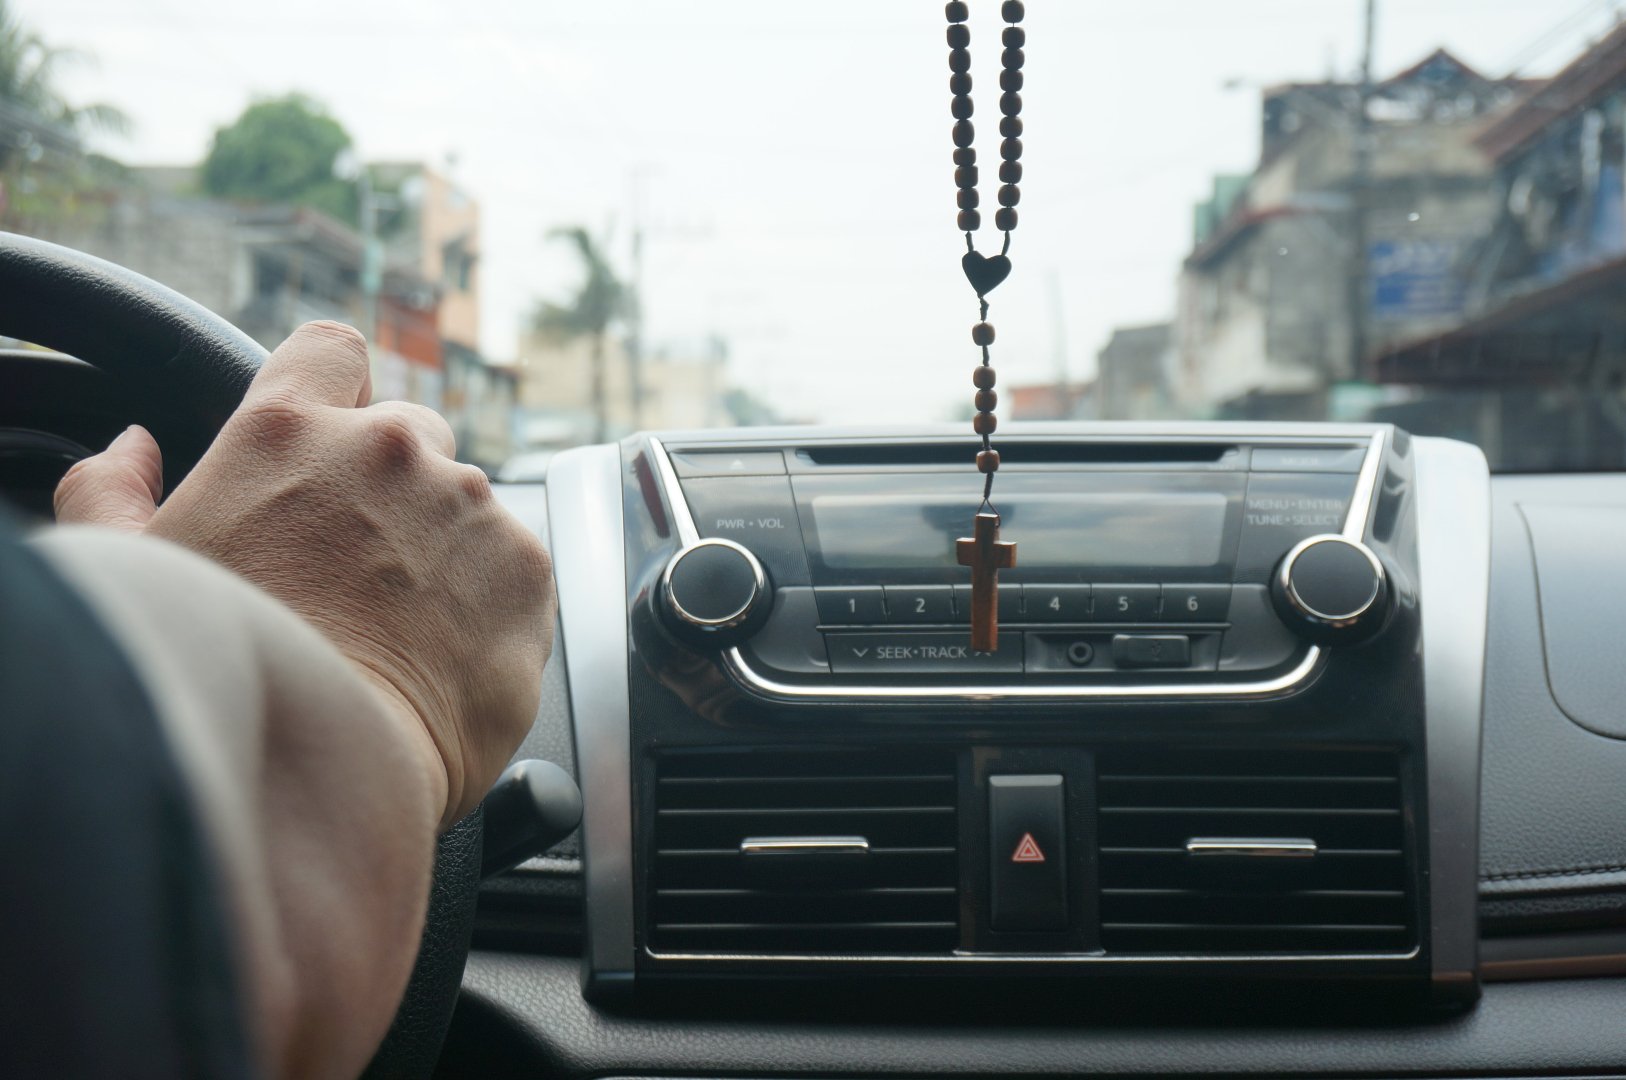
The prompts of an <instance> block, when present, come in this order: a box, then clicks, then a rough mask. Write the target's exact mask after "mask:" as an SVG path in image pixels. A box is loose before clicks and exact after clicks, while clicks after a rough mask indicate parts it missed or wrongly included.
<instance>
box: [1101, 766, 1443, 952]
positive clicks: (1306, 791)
mask: <svg viewBox="0 0 1626 1080" xmlns="http://www.w3.org/2000/svg"><path fill="white" fill-rule="evenodd" d="M1097 787H1098V792H1099V800H1100V801H1099V805H1098V809H1099V811H1100V815H1099V818H1098V823H1099V838H1100V844H1101V846H1100V848H1099V854H1100V859H1099V865H1100V884H1101V941H1102V945H1103V947H1105V948H1106V949H1107V950H1108V952H1111V953H1146V954H1178V955H1212V954H1219V955H1239V956H1240V955H1249V954H1254V955H1287V954H1294V953H1331V954H1339V955H1343V954H1351V953H1355V954H1359V953H1386V952H1404V951H1406V950H1408V949H1410V948H1411V947H1412V945H1413V944H1415V914H1414V910H1415V900H1414V897H1413V895H1412V893H1411V892H1410V881H1409V875H1408V861H1407V859H1406V858H1405V853H1404V852H1405V843H1406V822H1405V816H1404V814H1403V812H1402V810H1403V808H1402V804H1401V784H1400V772H1399V761H1398V758H1397V757H1396V756H1395V755H1393V754H1389V753H1376V752H1353V751H1349V752H1333V751H1325V752H1322V751H1317V752H1303V753H1300V752H1270V753H1249V754H1231V753H1226V752H1214V751H1202V752H1192V753H1183V752H1180V751H1170V750H1166V749H1163V750H1158V751H1151V752H1142V751H1122V752H1115V753H1111V754H1107V755H1103V757H1102V759H1101V760H1100V762H1099V772H1098V774H1097ZM1198 838H1205V839H1212V838H1232V839H1241V840H1244V841H1245V840H1247V839H1254V840H1259V841H1270V840H1283V839H1292V840H1294V841H1296V842H1299V843H1301V844H1302V842H1303V841H1305V840H1309V841H1312V842H1313V843H1314V845H1315V853H1314V854H1313V855H1306V856H1301V857H1292V858H1286V857H1271V856H1257V855H1256V856H1248V855H1231V854H1222V855H1208V854H1195V855H1194V854H1191V853H1188V851H1187V848H1186V845H1187V842H1188V841H1190V840H1193V839H1198ZM1243 846H1244V847H1245V846H1246V845H1245V844H1244V845H1243ZM1266 846H1267V847H1268V845H1266Z"/></svg>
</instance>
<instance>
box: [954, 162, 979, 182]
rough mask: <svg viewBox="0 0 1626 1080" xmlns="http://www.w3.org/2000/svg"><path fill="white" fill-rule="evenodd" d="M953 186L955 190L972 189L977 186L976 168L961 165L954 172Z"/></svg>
mask: <svg viewBox="0 0 1626 1080" xmlns="http://www.w3.org/2000/svg"><path fill="white" fill-rule="evenodd" d="M954 186H955V187H957V188H974V187H976V186H977V167H976V166H975V165H961V166H960V167H959V168H958V169H955V170H954Z"/></svg>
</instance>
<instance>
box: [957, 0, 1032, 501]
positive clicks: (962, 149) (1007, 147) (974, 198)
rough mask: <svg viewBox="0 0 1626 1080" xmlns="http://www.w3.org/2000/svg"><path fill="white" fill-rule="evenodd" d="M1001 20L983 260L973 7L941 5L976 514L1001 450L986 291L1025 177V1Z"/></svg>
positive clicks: (1008, 3) (1006, 251)
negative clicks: (993, 191) (994, 206)
mask: <svg viewBox="0 0 1626 1080" xmlns="http://www.w3.org/2000/svg"><path fill="white" fill-rule="evenodd" d="M999 13H1000V18H1001V19H1003V20H1004V21H1005V22H1006V23H1007V24H1008V25H1007V26H1006V27H1005V29H1004V30H1003V31H1002V32H1001V33H1000V44H1001V45H1002V46H1004V48H1003V51H1002V52H1001V53H1000V56H999V63H1000V73H999V88H1000V91H1001V94H1000V98H999V112H1000V119H999V134H1000V138H1001V141H1000V144H999V158H1000V164H999V180H1000V185H1001V186H1000V188H999V191H998V194H997V196H996V199H997V201H998V203H999V209H998V210H997V211H996V212H995V213H994V227H995V228H997V229H998V230H999V231H1000V232H1002V233H1004V234H1005V237H1004V244H1003V245H1002V246H1001V247H1000V251H999V254H998V255H995V256H994V257H993V258H984V257H983V256H981V255H979V254H978V253H977V248H976V243H975V241H974V240H973V239H972V236H971V234H972V233H973V232H975V231H976V230H977V229H978V228H980V227H981V225H982V215H981V214H980V213H979V211H978V204H979V202H980V197H979V195H978V193H977V179H978V177H977V151H976V149H975V148H974V147H973V145H972V143H973V141H974V139H975V134H976V133H975V130H974V129H973V126H972V123H971V116H972V113H973V112H974V111H975V106H974V104H973V102H972V100H971V50H970V46H971V31H970V28H969V27H968V26H966V22H967V20H969V18H970V8H969V5H968V4H967V3H966V0H949V2H948V3H947V4H946V5H945V7H944V14H945V15H946V16H947V18H948V23H949V27H948V45H949V71H950V73H951V74H950V77H949V92H950V93H951V94H952V95H953V100H952V101H951V102H950V107H949V111H950V113H952V114H953V116H954V130H953V141H954V165H955V170H954V186H955V188H956V189H958V190H957V192H956V194H955V202H956V204H957V205H958V207H959V215H958V217H957V218H956V219H955V220H956V224H958V225H959V227H960V229H961V231H963V232H964V233H965V250H966V254H965V257H964V258H963V259H962V260H961V266H962V267H963V268H964V269H965V273H966V277H967V279H969V280H970V282H971V284H972V286H973V287H974V288H975V289H976V290H977V304H978V312H979V321H978V322H977V324H976V325H975V326H973V327H972V328H971V340H972V342H973V343H975V344H976V345H977V346H979V347H980V348H981V349H982V363H981V364H980V365H979V366H978V367H977V368H976V369H975V370H974V371H973V372H972V376H971V381H972V383H973V384H974V385H975V386H976V388H977V395H976V408H977V412H976V418H975V420H974V421H973V424H972V427H973V430H975V432H976V433H977V434H978V435H979V436H980V437H981V438H982V449H981V450H980V451H979V452H978V454H977V470H978V471H979V472H981V473H982V503H981V505H980V506H979V507H978V513H981V512H983V511H984V510H986V511H990V512H991V511H993V503H992V501H991V500H992V497H993V492H994V474H995V473H996V472H998V471H999V452H998V451H997V450H995V449H994V441H993V433H994V430H995V428H996V427H997V426H998V423H999V421H998V418H997V417H996V416H995V415H994V410H995V408H996V407H997V405H998V403H999V397H998V395H996V394H995V393H994V382H995V378H996V376H995V373H994V367H993V363H992V357H991V356H990V354H989V351H988V346H990V345H992V344H993V341H994V328H993V326H992V324H990V323H989V322H988V298H987V293H988V291H989V290H990V289H992V288H994V287H995V286H997V285H998V284H999V283H1000V282H1001V281H1004V280H1005V278H1006V276H1007V275H1008V274H1010V272H1011V263H1010V258H1009V256H1010V250H1011V230H1013V229H1015V228H1016V218H1017V213H1016V204H1017V203H1018V202H1019V201H1020V200H1021V192H1020V190H1019V189H1018V187H1017V185H1018V183H1019V182H1020V181H1021V179H1022V163H1021V159H1022V138H1021V136H1022V119H1021V112H1022V95H1021V93H1020V91H1021V89H1022V82H1023V76H1022V65H1023V62H1024V59H1025V58H1024V56H1023V52H1022V46H1023V45H1025V44H1026V43H1027V33H1026V31H1024V30H1023V29H1022V28H1021V27H1020V26H1019V25H1017V24H1018V23H1020V22H1021V21H1022V19H1023V15H1024V11H1023V5H1022V0H1002V3H1001V4H1000V8H999Z"/></svg>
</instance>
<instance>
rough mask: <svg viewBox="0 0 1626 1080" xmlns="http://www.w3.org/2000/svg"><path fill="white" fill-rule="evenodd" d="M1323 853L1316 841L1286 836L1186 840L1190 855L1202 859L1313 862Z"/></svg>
mask: <svg viewBox="0 0 1626 1080" xmlns="http://www.w3.org/2000/svg"><path fill="white" fill-rule="evenodd" d="M1320 850H1321V849H1320V848H1319V847H1317V846H1316V842H1315V841H1314V840H1308V839H1296V838H1294V839H1290V838H1286V837H1283V838H1280V839H1277V838H1265V837H1260V838H1257V839H1256V838H1253V837H1246V836H1193V837H1192V838H1191V839H1190V840H1187V841H1186V854H1187V855H1191V856H1193V857H1196V858H1202V859H1209V858H1224V859H1232V858H1244V859H1313V858H1315V856H1316V854H1317V853H1318V852H1319V851H1320Z"/></svg>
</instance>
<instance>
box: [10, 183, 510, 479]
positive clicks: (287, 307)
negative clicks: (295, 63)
mask: <svg viewBox="0 0 1626 1080" xmlns="http://www.w3.org/2000/svg"><path fill="white" fill-rule="evenodd" d="M376 169H377V172H378V180H377V183H376V188H377V189H378V198H377V203H378V206H379V207H381V209H380V210H379V211H378V213H377V215H376V217H375V219H374V220H373V222H372V224H373V226H374V228H375V230H376V234H377V244H378V250H380V251H381V252H382V256H383V257H382V259H381V260H380V262H379V264H378V266H377V269H376V273H375V272H372V271H370V269H369V261H370V260H369V255H368V251H369V244H370V240H369V237H368V236H367V235H366V234H365V233H364V231H363V230H361V229H358V228H356V227H354V226H352V225H350V224H348V223H346V222H343V221H340V220H338V219H336V218H333V217H331V216H329V215H327V214H324V213H321V212H320V211H317V210H313V209H310V208H308V207H302V206H292V205H286V204H279V203H242V202H235V201H228V200H223V199H215V198H210V197H207V196H204V195H200V194H198V191H197V188H198V181H197V169H196V167H193V166H181V167H168V166H165V167H150V168H137V169H132V170H129V171H128V175H127V176H126V177H125V178H124V179H123V180H122V181H121V182H118V183H110V184H104V185H102V186H100V187H99V188H97V189H96V190H95V191H94V193H92V194H89V195H83V196H81V197H80V198H79V199H78V202H77V210H76V212H74V213H71V214H57V215H52V216H49V217H46V218H41V219H39V220H37V221H35V222H34V223H33V225H34V227H33V229H32V230H31V231H32V232H33V233H34V235H37V236H40V237H41V238H43V239H46V240H51V241H54V242H56V243H60V244H64V245H67V246H69V247H73V248H78V249H80V250H82V251H87V252H89V253H91V254H93V255H97V256H100V257H101V258H104V259H107V260H109V261H111V262H115V263H118V264H120V265H123V266H127V267H129V268H130V269H132V270H134V271H136V272H137V273H140V274H144V275H146V276H147V277H150V278H152V279H154V280H155V281H159V282H162V283H163V284H165V285H168V286H169V287H171V288H173V289H175V290H176V291H177V292H180V293H183V294H185V295H186V296H189V297H191V298H192V299H194V300H196V301H198V302H199V303H201V304H203V305H204V306H205V307H207V308H209V309H210V310H212V311H215V312H217V313H219V314H220V315H222V316H224V317H225V318H227V319H229V320H230V321H231V322H233V323H235V324H236V325H237V326H238V327H239V328H241V329H242V330H243V331H244V332H245V333H247V334H248V335H249V336H250V337H252V338H254V339H255V340H256V341H258V342H260V344H262V345H264V346H265V347H266V348H268V349H270V348H275V347H276V346H277V345H278V344H279V343H280V342H281V341H282V340H283V339H284V338H285V337H287V336H288V334H290V333H291V332H292V331H293V330H294V328H295V327H297V326H299V325H300V324H301V323H305V322H309V321H311V320H313V319H332V320H336V321H339V322H345V323H349V324H351V325H353V326H357V327H360V328H361V329H362V330H363V331H364V332H365V333H367V335H368V338H369V341H370V344H371V353H372V369H373V370H372V381H373V397H374V399H375V400H386V399H397V400H403V401H414V402H418V403H419V404H423V405H427V406H429V407H430V408H433V409H437V410H440V411H442V412H444V413H446V415H447V419H448V420H450V421H451V422H452V424H453V427H454V428H456V429H460V430H463V431H466V432H468V433H469V434H470V441H468V442H464V441H461V440H460V443H459V445H460V452H461V453H462V455H463V456H464V457H465V460H470V461H475V462H477V463H479V464H482V465H486V466H489V467H495V466H496V465H498V464H500V463H501V462H502V460H503V459H505V458H506V457H507V456H508V453H509V450H510V443H511V441H512V423H511V418H512V415H513V409H514V406H515V404H516V391H515V386H516V382H515V379H514V377H513V376H512V374H511V373H509V372H506V371H497V370H495V369H493V370H491V371H477V370H474V369H475V368H476V367H481V368H488V367H489V365H488V364H487V363H486V361H485V360H484V359H483V358H481V357H480V355H479V351H478V348H479V332H480V322H479V301H480V296H479V273H478V263H479V207H478V205H477V204H476V203H475V202H474V201H473V200H472V199H469V198H468V197H467V196H466V195H464V194H462V193H461V192H459V191H458V189H457V188H456V187H455V186H453V185H452V184H450V183H449V182H448V181H447V180H445V179H444V178H443V177H441V176H439V175H438V174H436V173H435V172H433V171H432V170H430V169H427V168H425V167H423V166H419V165H407V164H399V163H396V164H389V165H383V166H377V167H376ZM451 357H455V360H454V359H449V358H451ZM454 366H455V371H454V370H453V367H454ZM465 408H468V409H472V410H474V412H473V413H472V414H471V415H468V416H464V415H462V414H461V410H463V409H465ZM498 413H501V414H502V420H501V422H500V423H499V421H498V419H497V414H498Z"/></svg>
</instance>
